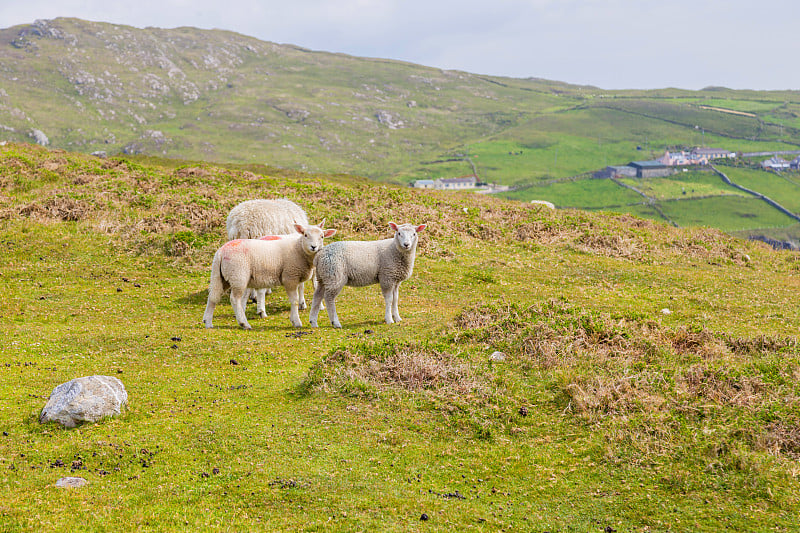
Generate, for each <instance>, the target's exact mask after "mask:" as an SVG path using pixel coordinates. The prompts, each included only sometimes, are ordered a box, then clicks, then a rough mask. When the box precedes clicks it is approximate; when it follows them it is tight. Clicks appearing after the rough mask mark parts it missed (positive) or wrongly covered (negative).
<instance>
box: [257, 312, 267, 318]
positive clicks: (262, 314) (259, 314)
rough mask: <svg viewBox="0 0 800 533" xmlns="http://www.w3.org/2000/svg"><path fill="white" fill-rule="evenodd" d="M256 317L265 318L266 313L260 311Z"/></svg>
mask: <svg viewBox="0 0 800 533" xmlns="http://www.w3.org/2000/svg"><path fill="white" fill-rule="evenodd" d="M258 316H260V317H261V318H267V312H266V311H261V312H260V313H258Z"/></svg>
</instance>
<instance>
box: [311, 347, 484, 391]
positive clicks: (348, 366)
mask: <svg viewBox="0 0 800 533" xmlns="http://www.w3.org/2000/svg"><path fill="white" fill-rule="evenodd" d="M317 372H318V374H317V375H316V377H315V378H314V383H313V386H314V387H315V388H316V389H318V390H323V391H326V392H332V391H346V392H349V393H353V392H355V391H357V390H362V389H360V388H359V387H361V386H362V385H367V387H368V388H370V389H374V390H376V391H378V392H380V391H387V390H405V391H409V392H421V391H427V392H430V393H433V394H434V395H437V396H448V397H454V396H460V395H464V394H482V393H484V392H485V389H486V386H485V383H484V381H483V379H482V378H481V377H479V376H478V374H476V373H475V372H474V370H473V369H472V367H471V366H470V364H469V363H467V362H466V361H463V360H461V359H459V358H458V357H456V356H455V355H453V354H451V353H447V352H441V351H438V350H435V349H428V348H425V347H422V346H418V345H403V346H397V345H392V346H388V347H381V348H379V349H375V348H374V347H364V346H362V347H361V348H360V349H355V350H353V349H341V350H337V351H335V352H333V353H332V354H330V355H329V356H327V357H325V358H324V359H323V360H322V361H321V362H320V364H319V365H318V368H317Z"/></svg>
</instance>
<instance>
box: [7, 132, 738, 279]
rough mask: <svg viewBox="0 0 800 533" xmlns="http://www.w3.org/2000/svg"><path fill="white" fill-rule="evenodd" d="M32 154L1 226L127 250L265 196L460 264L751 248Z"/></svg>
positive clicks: (413, 199)
mask: <svg viewBox="0 0 800 533" xmlns="http://www.w3.org/2000/svg"><path fill="white" fill-rule="evenodd" d="M6 151H8V150H6ZM24 154H25V156H24V157H18V156H16V155H14V153H13V152H9V153H8V155H5V157H2V159H0V166H2V168H3V169H4V172H2V173H0V192H2V193H3V194H6V193H7V192H9V193H10V192H11V191H13V190H14V188H13V187H14V186H13V182H14V179H19V180H22V181H28V182H31V183H34V184H35V185H34V187H35V188H36V191H37V194H36V197H37V200H36V201H35V202H31V201H30V200H28V201H27V202H21V203H15V202H14V201H13V198H14V196H13V194H9V195H8V197H10V198H12V201H10V202H3V210H2V213H0V217H3V218H6V219H8V218H13V217H17V216H22V217H31V218H36V219H37V220H82V221H84V222H87V223H90V224H92V223H97V224H99V225H102V226H103V227H105V228H107V229H108V228H112V227H113V228H118V230H119V232H120V233H119V236H120V237H122V238H125V239H127V238H133V239H134V242H131V243H130V246H131V248H132V249H139V250H141V249H142V244H143V242H142V239H143V237H142V236H141V235H139V234H137V232H136V231H134V229H135V228H136V229H139V230H141V229H144V230H145V231H148V230H150V229H152V231H154V232H159V233H166V234H168V233H170V232H175V231H184V230H187V229H188V230H191V231H195V232H201V233H208V232H217V233H218V234H219V235H220V236H224V217H225V215H227V212H228V211H229V210H230V209H231V208H232V207H233V206H234V205H235V204H236V203H238V202H239V201H241V200H245V199H250V198H259V197H261V198H281V197H286V198H289V199H291V200H294V201H296V202H297V203H299V204H300V205H302V206H304V207H305V208H306V211H307V212H308V213H309V216H310V218H311V219H312V221H313V220H317V221H321V219H322V218H327V225H328V226H330V227H335V228H336V229H338V230H339V236H340V237H339V238H342V239H376V238H385V237H388V236H389V235H390V232H389V230H388V229H387V224H388V222H389V221H394V222H398V223H402V222H412V223H416V224H422V223H426V224H428V228H427V229H426V230H425V233H424V234H423V235H422V236H421V238H420V253H421V254H422V255H431V256H437V257H451V256H452V251H451V249H452V247H453V245H457V244H460V243H462V242H464V241H468V240H471V241H473V242H474V243H475V244H479V243H480V242H491V243H495V244H511V243H515V242H535V243H537V244H540V245H542V246H550V247H566V248H571V249H575V250H580V251H582V252H585V253H588V254H592V255H601V256H607V257H614V258H619V259H624V260H630V261H638V262H659V261H672V260H675V258H676V256H681V257H684V258H688V259H689V260H704V261H711V262H714V261H734V262H737V263H742V264H744V263H747V262H748V250H749V249H750V248H749V247H751V246H752V245H748V244H746V243H743V242H741V241H735V240H733V239H731V238H729V237H727V236H725V235H723V234H722V233H720V232H714V231H707V230H704V231H702V232H701V231H695V232H685V231H679V230H676V229H675V228H671V227H667V226H664V225H662V224H658V223H655V222H652V221H649V220H642V219H638V218H635V217H632V216H629V215H619V216H608V215H598V214H593V213H586V212H580V211H572V210H557V211H552V210H549V209H540V208H537V207H536V206H531V205H529V204H523V203H519V202H511V201H502V200H498V199H496V198H491V197H487V196H484V195H474V194H472V195H469V194H457V195H444V194H441V193H438V192H431V191H417V190H409V189H401V188H396V187H391V186H386V185H379V184H365V183H363V182H358V181H355V180H350V181H345V182H343V183H338V182H335V181H331V180H327V179H321V178H316V177H313V176H309V175H305V174H301V173H297V172H291V171H281V172H284V173H285V175H282V176H277V177H275V176H265V175H259V174H255V173H253V172H251V171H249V170H232V169H228V168H221V167H215V166H213V165H192V166H186V167H182V168H178V169H175V170H172V169H166V168H159V167H145V166H141V165H139V164H135V163H134V164H129V163H127V162H126V161H124V160H120V159H102V160H98V159H95V158H91V157H88V156H84V155H80V154H67V153H65V152H59V151H47V150H44V149H41V148H38V147H28V149H26V150H25V151H24ZM3 155H4V153H0V156H3ZM14 176H15V177H16V178H14V179H12V177H14ZM54 179H55V180H56V181H55V182H54V181H53V180H54ZM184 183H190V184H191V187H189V188H190V189H191V191H192V193H193V194H195V195H197V194H199V195H201V196H202V197H203V198H206V199H211V200H213V201H214V202H213V203H214V205H216V206H218V207H216V208H209V207H198V206H197V205H195V204H198V202H197V201H195V198H196V196H195V197H194V198H192V197H189V195H188V194H187V193H186V189H189V188H187V187H185V186H184V185H183V184H184ZM70 197H72V198H80V200H69V198H70ZM145 197H149V198H145ZM93 205H103V206H105V205H112V206H113V212H102V213H100V212H95V211H94V210H92V209H91V207H92V206H93ZM203 205H206V206H207V205H208V203H207V202H205V203H203ZM182 206H183V207H182ZM101 211H102V210H101ZM105 211H108V210H105ZM114 217H116V220H112V218H114ZM145 240H147V238H145Z"/></svg>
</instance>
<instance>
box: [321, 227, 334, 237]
mask: <svg viewBox="0 0 800 533" xmlns="http://www.w3.org/2000/svg"><path fill="white" fill-rule="evenodd" d="M334 235H336V230H335V229H326V230H325V233H323V234H322V236H323V237H333V236H334Z"/></svg>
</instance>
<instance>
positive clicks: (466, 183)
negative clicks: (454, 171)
mask: <svg viewBox="0 0 800 533" xmlns="http://www.w3.org/2000/svg"><path fill="white" fill-rule="evenodd" d="M477 185H478V178H477V177H475V176H474V175H470V176H462V177H460V178H437V179H435V180H416V181H415V182H414V183H413V184H412V186H413V187H414V188H417V189H437V190H443V191H460V190H463V189H474V188H475V187H476V186H477Z"/></svg>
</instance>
